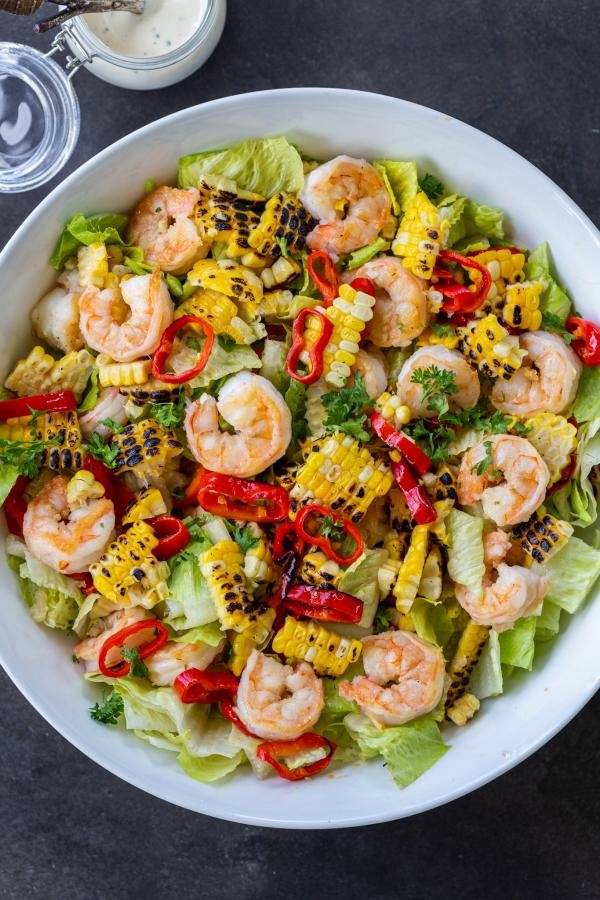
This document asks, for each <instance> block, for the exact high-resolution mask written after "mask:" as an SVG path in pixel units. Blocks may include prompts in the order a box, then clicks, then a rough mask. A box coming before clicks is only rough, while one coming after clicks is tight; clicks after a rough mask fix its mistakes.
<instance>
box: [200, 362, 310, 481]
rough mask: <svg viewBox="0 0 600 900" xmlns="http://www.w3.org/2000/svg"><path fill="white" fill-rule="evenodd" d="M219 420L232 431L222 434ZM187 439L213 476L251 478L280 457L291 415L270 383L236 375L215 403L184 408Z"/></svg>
mask: <svg viewBox="0 0 600 900" xmlns="http://www.w3.org/2000/svg"><path fill="white" fill-rule="evenodd" d="M219 415H221V416H222V417H223V418H224V419H225V421H226V422H228V423H229V425H231V426H232V427H233V428H234V429H235V432H234V433H233V434H231V433H229V432H226V431H221V429H220V428H219ZM185 433H186V437H187V440H188V444H189V446H190V450H191V451H192V453H193V454H194V456H195V457H196V459H197V460H198V462H199V463H200V464H201V465H202V466H204V467H205V468H207V469H210V471H212V472H220V473H221V474H223V475H236V476H237V477H238V478H249V477H250V476H251V475H257V474H258V473H259V472H262V471H263V470H264V469H266V468H268V466H270V465H271V463H274V462H275V460H277V459H279V458H280V457H282V456H283V454H284V453H285V451H286V450H287V448H288V445H289V443H290V440H291V438H292V415H291V413H290V410H289V407H288V405H287V404H286V402H285V400H284V399H283V397H282V396H281V394H280V393H279V391H278V390H277V389H276V388H274V387H273V385H272V384H271V382H270V381H267V379H266V378H263V377H262V376H261V375H253V374H252V373H251V372H240V373H239V374H238V375H234V376H233V378H230V379H229V381H226V382H225V384H224V385H223V387H222V388H221V390H220V391H219V396H218V399H217V400H215V398H214V397H211V396H210V394H203V395H202V397H200V399H199V400H196V401H195V402H194V403H188V407H187V413H186V417H185Z"/></svg>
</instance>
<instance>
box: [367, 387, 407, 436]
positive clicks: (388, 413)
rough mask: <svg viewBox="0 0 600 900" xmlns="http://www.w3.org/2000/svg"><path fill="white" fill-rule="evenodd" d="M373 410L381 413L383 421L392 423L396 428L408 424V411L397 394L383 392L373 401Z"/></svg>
mask: <svg viewBox="0 0 600 900" xmlns="http://www.w3.org/2000/svg"><path fill="white" fill-rule="evenodd" d="M375 409H376V410H377V412H379V413H381V415H382V416H383V418H384V419H387V420H389V421H390V422H393V423H394V425H395V426H396V427H397V428H401V427H402V425H407V424H408V422H410V419H411V414H410V409H409V407H408V406H406V405H405V404H404V403H402V401H401V400H400V397H398V395H397V394H390V392H389V391H384V392H383V394H381V395H380V396H379V397H378V398H377V400H376V401H375Z"/></svg>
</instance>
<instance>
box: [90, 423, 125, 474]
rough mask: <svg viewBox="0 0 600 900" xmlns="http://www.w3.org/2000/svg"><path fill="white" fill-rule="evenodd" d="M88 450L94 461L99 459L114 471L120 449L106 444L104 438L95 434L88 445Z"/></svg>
mask: <svg viewBox="0 0 600 900" xmlns="http://www.w3.org/2000/svg"><path fill="white" fill-rule="evenodd" d="M87 448H88V452H89V453H90V454H91V455H92V456H93V457H94V459H99V460H100V462H103V463H104V465H105V466H108V468H109V469H114V467H115V461H116V459H117V456H118V455H119V448H118V447H113V446H112V444H108V443H106V441H105V440H104V438H102V437H100V435H99V434H98V433H97V432H94V433H93V434H92V435H91V437H90V439H89V441H88V443H87Z"/></svg>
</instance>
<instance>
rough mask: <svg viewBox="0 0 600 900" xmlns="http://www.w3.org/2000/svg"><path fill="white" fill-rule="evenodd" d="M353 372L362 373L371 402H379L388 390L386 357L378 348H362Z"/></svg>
mask: <svg viewBox="0 0 600 900" xmlns="http://www.w3.org/2000/svg"><path fill="white" fill-rule="evenodd" d="M352 371H353V372H360V374H361V375H362V377H363V381H364V383H365V390H366V392H367V394H368V395H369V397H370V398H371V400H377V398H378V397H379V396H381V394H383V392H384V391H385V389H386V388H387V379H388V371H387V363H386V361H385V356H384V355H383V353H382V352H381V350H378V349H377V348H376V347H369V349H368V350H363V349H362V348H361V349H360V350H359V351H358V353H357V354H356V362H355V363H354V366H353V367H352Z"/></svg>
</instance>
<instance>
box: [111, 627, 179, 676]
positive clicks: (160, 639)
mask: <svg viewBox="0 0 600 900" xmlns="http://www.w3.org/2000/svg"><path fill="white" fill-rule="evenodd" d="M150 629H152V631H153V632H154V636H153V637H152V638H151V639H150V640H149V641H147V642H146V643H145V644H133V645H128V644H126V643H125V642H126V641H127V639H128V638H130V637H133V636H134V635H136V634H138V633H139V632H141V631H149V630H150ZM168 639H169V632H168V630H167V628H166V626H165V625H163V623H162V622H159V621H158V619H141V620H140V621H139V622H134V623H133V624H132V625H126V626H125V628H121V629H120V630H119V631H117V632H115V634H113V635H111V636H110V637H109V638H108V640H106V641H104V643H103V644H102V649H101V650H100V655H99V657H98V667H99V669H100V671H101V672H102V674H103V675H106V677H107V678H122V677H123V676H124V675H128V674H129V670H130V669H131V665H130V664H129V662H128V661H127V660H126V659H123V658H122V657H121V659H120V660H117V662H116V663H113V664H112V665H109V664H108V663H107V656H108V654H109V653H110V651H111V650H120V649H121V647H127V646H135V649H136V650H137V651H138V653H139V654H140V659H146V658H147V657H148V656H151V655H152V654H153V653H155V652H156V650H158V649H159V648H160V647H162V645H163V644H165V643H166V642H167V641H168Z"/></svg>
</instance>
